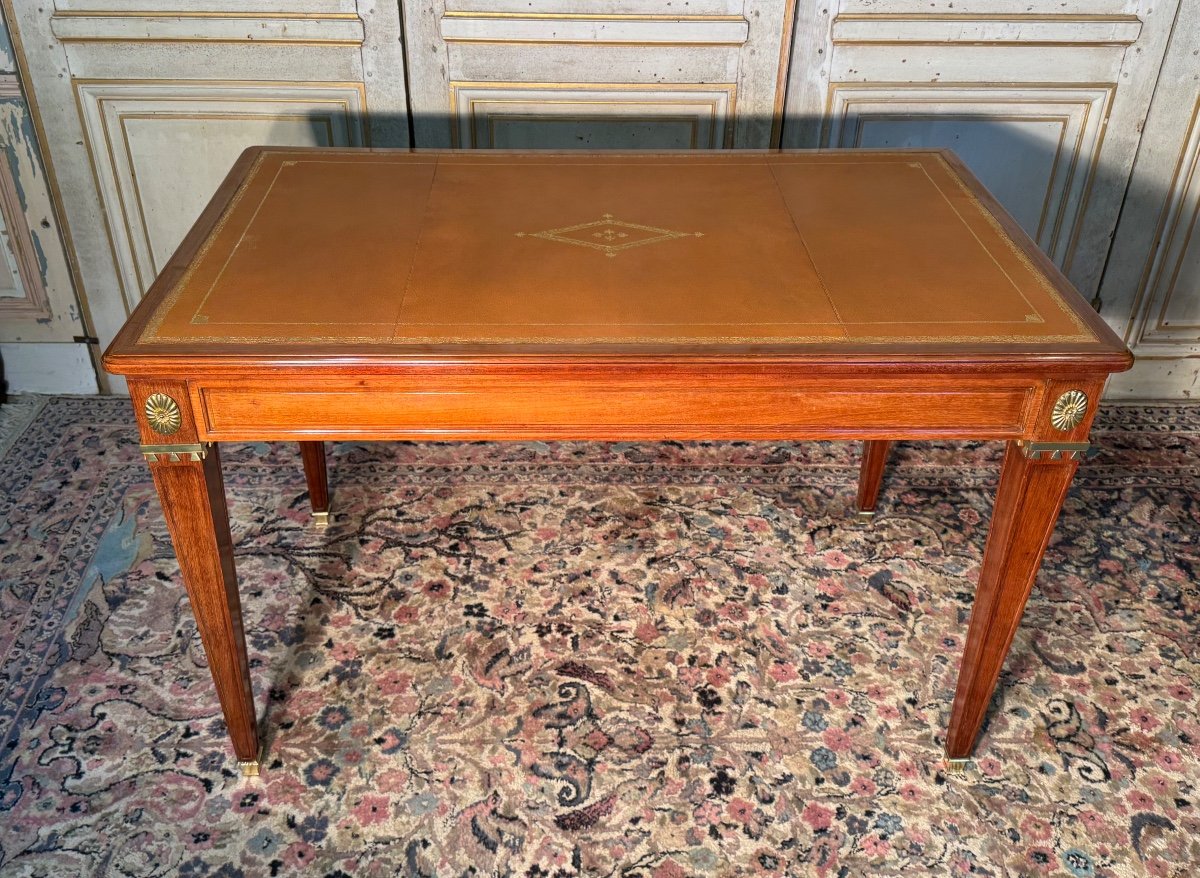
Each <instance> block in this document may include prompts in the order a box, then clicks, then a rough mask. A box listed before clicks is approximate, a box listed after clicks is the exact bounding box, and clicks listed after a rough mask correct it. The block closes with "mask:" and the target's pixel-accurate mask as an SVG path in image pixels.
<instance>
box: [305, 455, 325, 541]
mask: <svg viewBox="0 0 1200 878" xmlns="http://www.w3.org/2000/svg"><path fill="white" fill-rule="evenodd" d="M300 456H301V457H302V458H304V478H305V479H307V480H308V497H309V500H310V501H311V502H312V511H313V518H314V519H315V520H316V524H317V527H325V526H326V525H327V524H329V474H328V472H327V471H326V469H325V443H324V442H301V443H300Z"/></svg>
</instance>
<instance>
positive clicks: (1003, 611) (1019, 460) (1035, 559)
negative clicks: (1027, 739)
mask: <svg viewBox="0 0 1200 878" xmlns="http://www.w3.org/2000/svg"><path fill="white" fill-rule="evenodd" d="M1027 455H1029V456H1027ZM1064 457H1065V458H1066V459H1064ZM1070 457H1071V456H1070V455H1066V456H1063V455H1055V454H1050V453H1045V454H1039V453H1038V452H1037V451H1036V450H1035V451H1033V452H1030V449H1028V448H1022V447H1021V446H1020V445H1018V444H1017V443H1016V442H1009V443H1008V449H1007V451H1006V452H1005V454H1004V465H1003V468H1002V469H1001V472H1000V489H999V491H998V492H997V494H996V505H995V508H994V509H993V512H992V526H991V531H990V533H989V534H988V540H987V547H986V549H985V550H984V555H983V568H982V569H981V570H980V573H979V588H978V590H977V591H976V594H975V606H974V608H973V609H972V610H971V626H970V630H969V631H968V633H967V644H966V647H965V648H964V650H963V659H962V665H961V667H960V669H959V672H958V688H957V690H956V692H955V694H954V707H953V708H952V710H951V713H950V728H949V731H948V732H947V735H946V755H947V756H948V757H949V758H950V759H966V758H967V757H968V756H970V754H971V751H972V749H974V746H975V738H976V736H977V735H978V734H979V729H980V727H981V726H982V725H983V719H984V716H985V715H986V713H987V709H988V704H989V702H990V701H991V698H992V692H993V691H994V690H995V688H996V680H997V679H998V678H999V676H1000V668H1001V666H1002V665H1003V664H1004V658H1005V656H1007V655H1008V648H1009V646H1010V645H1011V644H1012V640H1013V635H1014V634H1015V633H1016V630H1017V625H1018V624H1019V623H1020V621H1021V615H1022V613H1023V612H1024V611H1025V601H1026V600H1027V599H1028V598H1029V592H1030V590H1031V589H1032V588H1033V581H1034V579H1035V578H1036V576H1037V572H1038V568H1039V567H1040V566H1041V564H1042V555H1043V554H1045V552H1046V546H1047V545H1048V544H1049V542H1050V534H1051V532H1052V531H1053V530H1054V523H1055V522H1056V521H1057V520H1058V513H1059V510H1060V509H1061V508H1062V503H1063V499H1064V498H1065V497H1066V495H1067V488H1068V487H1069V486H1070V484H1071V478H1072V477H1073V476H1074V475H1075V470H1076V469H1078V467H1079V462H1078V461H1077V460H1074V459H1070Z"/></svg>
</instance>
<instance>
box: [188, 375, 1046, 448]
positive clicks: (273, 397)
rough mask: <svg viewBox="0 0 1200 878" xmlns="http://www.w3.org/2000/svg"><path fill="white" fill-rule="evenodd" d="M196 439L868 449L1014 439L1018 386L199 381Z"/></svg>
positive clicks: (1035, 395)
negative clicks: (852, 444) (846, 445)
mask: <svg viewBox="0 0 1200 878" xmlns="http://www.w3.org/2000/svg"><path fill="white" fill-rule="evenodd" d="M192 393H193V402H194V404H195V406H196V409H197V411H199V412H202V413H203V417H202V420H201V425H200V427H201V432H202V434H203V438H204V439H207V440H249V439H286V438H322V437H323V438H329V439H337V438H346V439H349V438H362V439H437V438H446V439H554V438H578V439H692V438H714V439H716V438H746V439H752V438H780V439H786V438H792V439H806V438H872V437H880V438H884V437H893V438H900V437H911V438H917V437H920V436H931V437H932V436H942V437H961V438H981V439H982V438H1005V437H1018V436H1020V435H1022V432H1023V430H1024V427H1025V425H1026V423H1027V422H1028V419H1029V416H1030V412H1031V411H1033V410H1035V407H1036V404H1037V402H1038V399H1040V393H1041V391H1040V387H1039V386H1038V385H1037V384H1036V383H1034V382H1030V381H1024V382H1019V381H1012V382H1009V383H1007V384H1006V383H1004V382H995V381H993V382H991V383H989V384H982V385H981V384H971V385H967V386H963V385H962V383H961V382H959V383H957V384H956V383H954V382H945V383H942V384H939V383H938V382H930V381H928V380H926V381H923V382H922V384H921V386H919V387H912V388H904V387H895V386H880V382H879V381H870V380H856V381H837V382H830V381H827V380H826V381H815V380H806V381H802V382H797V381H790V382H786V384H785V383H784V382H780V381H774V380H745V379H743V380H740V381H721V380H713V381H711V382H708V383H705V384H704V385H702V386H698V385H697V384H696V383H694V382H693V383H683V382H672V381H645V380H641V381H614V380H604V381H596V380H585V379H578V380H539V379H537V378H536V377H532V376H511V377H509V378H490V379H489V378H479V377H476V378H473V379H470V380H455V379H454V378H452V377H451V378H441V377H438V378H434V379H430V380H424V381H421V382H399V381H396V380H395V379H387V380H382V379H381V380H369V379H368V380H362V381H342V382H331V383H323V384H321V385H319V386H296V387H290V386H287V385H281V384H275V385H268V384H246V383H241V382H234V381H221V382H204V383H200V384H198V385H196V386H193V388H192Z"/></svg>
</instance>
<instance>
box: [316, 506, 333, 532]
mask: <svg viewBox="0 0 1200 878" xmlns="http://www.w3.org/2000/svg"><path fill="white" fill-rule="evenodd" d="M312 517H313V527H315V528H316V529H317V530H325V528H327V527H329V510H328V509H326V510H325V511H324V512H314V513H313V514H312Z"/></svg>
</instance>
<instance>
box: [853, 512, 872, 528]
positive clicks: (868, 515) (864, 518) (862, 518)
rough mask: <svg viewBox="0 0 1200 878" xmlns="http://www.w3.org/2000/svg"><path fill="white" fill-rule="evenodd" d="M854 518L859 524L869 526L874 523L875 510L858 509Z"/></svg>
mask: <svg viewBox="0 0 1200 878" xmlns="http://www.w3.org/2000/svg"><path fill="white" fill-rule="evenodd" d="M854 517H855V518H857V519H858V522H859V524H871V523H872V522H874V521H875V510H874V509H860V510H858V512H857V513H856V514H855V516H854Z"/></svg>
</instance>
